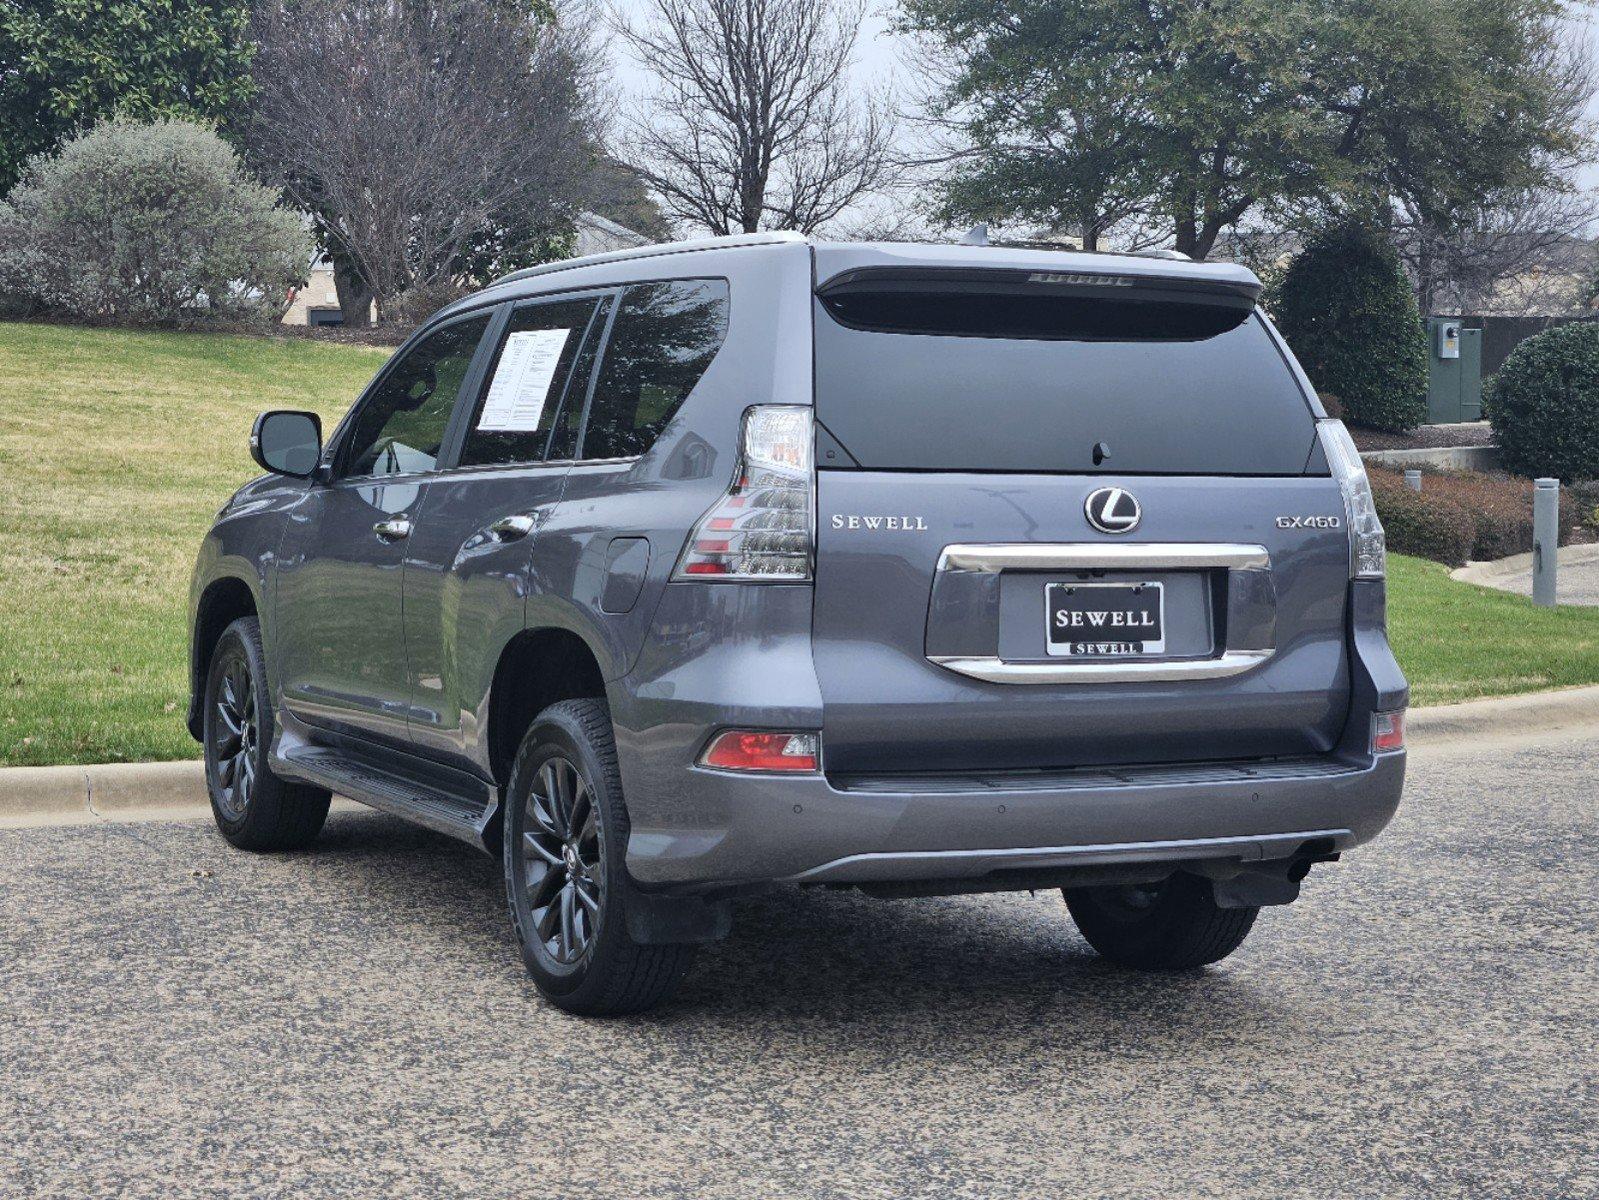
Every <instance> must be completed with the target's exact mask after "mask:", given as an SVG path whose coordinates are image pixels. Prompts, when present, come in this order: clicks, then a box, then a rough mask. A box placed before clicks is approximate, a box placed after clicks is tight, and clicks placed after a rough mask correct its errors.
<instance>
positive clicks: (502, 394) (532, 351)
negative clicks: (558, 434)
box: [461, 299, 600, 467]
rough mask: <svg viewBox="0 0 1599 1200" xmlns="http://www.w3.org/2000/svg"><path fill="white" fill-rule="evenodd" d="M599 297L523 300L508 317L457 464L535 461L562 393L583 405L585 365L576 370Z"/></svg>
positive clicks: (581, 358) (578, 406)
mask: <svg viewBox="0 0 1599 1200" xmlns="http://www.w3.org/2000/svg"><path fill="white" fill-rule="evenodd" d="M599 305H600V302H599V300H597V299H587V300H562V301H555V302H547V303H543V304H528V305H523V306H522V307H520V308H518V309H516V310H515V311H514V312H513V313H512V314H511V320H510V324H509V325H508V326H507V327H506V331H505V336H504V338H503V339H502V340H501V342H500V347H499V350H498V351H497V352H496V354H495V359H494V365H493V366H492V367H491V368H490V369H489V372H488V375H487V379H488V382H487V384H486V385H485V386H484V388H483V394H482V395H481V396H480V397H479V398H478V402H477V407H476V408H475V409H474V410H473V413H472V421H471V424H470V425H469V426H468V427H467V429H468V433H467V436H466V445H465V446H464V447H463V448H462V450H461V465H462V466H463V467H467V466H482V465H486V464H495V463H525V462H538V461H540V460H542V459H543V458H544V448H545V444H546V443H547V442H548V441H549V436H550V430H551V429H552V428H553V427H554V425H555V422H556V419H557V416H558V414H559V412H560V410H561V405H562V400H563V398H564V397H566V394H567V392H568V391H569V390H570V391H571V392H572V399H571V400H569V401H568V403H570V404H572V405H574V407H577V408H581V406H582V389H583V385H584V382H585V380H586V377H587V374H588V371H587V368H586V367H580V368H579V369H577V370H574V369H573V365H574V363H585V362H587V361H588V360H587V359H586V358H583V357H580V356H581V355H582V348H583V345H584V339H585V336H586V335H587V333H588V329H589V325H590V323H591V322H592V321H593V318H594V312H595V310H596V309H597V308H598V307H599Z"/></svg>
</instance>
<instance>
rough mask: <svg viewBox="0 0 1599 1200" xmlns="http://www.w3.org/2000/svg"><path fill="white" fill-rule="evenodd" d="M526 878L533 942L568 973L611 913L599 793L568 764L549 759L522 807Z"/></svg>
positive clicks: (524, 870)
mask: <svg viewBox="0 0 1599 1200" xmlns="http://www.w3.org/2000/svg"><path fill="white" fill-rule="evenodd" d="M521 858H522V876H523V883H524V886H525V887H526V889H527V906H528V915H529V917H530V920H531V932H530V935H529V940H531V941H535V942H537V943H538V944H540V945H541V946H542V947H543V948H544V952H545V953H546V954H548V955H549V956H550V958H552V959H554V960H555V961H556V962H557V963H560V964H561V965H562V966H570V965H572V964H573V963H576V962H577V961H578V960H580V959H581V958H582V957H583V956H584V955H585V954H587V953H588V950H589V947H590V946H592V945H593V944H594V935H595V934H596V933H597V932H598V931H599V924H600V915H601V914H602V913H603V912H604V910H605V862H604V855H603V854H602V853H601V851H600V830H599V820H598V814H597V813H596V812H595V809H594V793H593V791H592V789H590V787H589V784H588V781H587V780H586V779H584V778H583V773H582V772H581V771H579V770H578V769H577V768H576V767H575V766H573V765H572V764H571V762H569V761H568V760H567V759H564V758H551V759H548V760H547V761H546V762H545V763H544V765H543V766H541V767H540V768H539V771H538V774H537V775H536V776H535V777H534V779H533V786H532V787H531V788H530V789H529V791H528V797H527V800H526V801H525V803H524V806H523V818H522V840H521Z"/></svg>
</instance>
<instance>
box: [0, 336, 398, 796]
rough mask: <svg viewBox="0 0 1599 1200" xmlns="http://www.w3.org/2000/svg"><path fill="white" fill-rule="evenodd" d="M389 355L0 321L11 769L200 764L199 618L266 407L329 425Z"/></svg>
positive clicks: (3, 697) (0, 500) (1, 569)
mask: <svg viewBox="0 0 1599 1200" xmlns="http://www.w3.org/2000/svg"><path fill="white" fill-rule="evenodd" d="M385 357H386V354H385V353H384V352H383V351H379V350H370V349H365V348H359V347H346V346H333V345H328V344H323V343H315V342H309V341H300V340H296V339H288V338H284V339H271V338H255V337H234V336H224V335H219V334H190V333H128V332H120V331H108V330H89V329H75V328H67V327H63V326H51V325H26V324H5V323H0V382H3V385H4V399H3V401H0V765H18V764H42V763H64V762H111V761H122V760H138V759H161V758H189V757H192V756H193V755H194V754H195V753H196V747H195V743H194V742H193V741H192V740H191V739H190V738H189V735H188V732H187V731H186V730H185V729H184V728H183V721H182V717H183V709H184V705H185V703H186V701H187V695H188V681H187V679H186V666H185V663H186V658H187V649H186V646H187V642H186V634H185V630H184V608H185V604H186V601H187V597H188V591H189V571H190V568H191V567H192V566H193V563H194V554H195V550H196V549H197V548H198V547H199V544H200V538H201V537H202V535H203V534H204V531H205V529H206V527H207V525H208V524H209V523H210V520H211V517H212V515H213V514H214V513H215V512H216V510H217V508H218V507H219V506H220V505H221V503H222V501H223V500H224V499H226V498H227V496H228V495H229V493H231V492H232V491H233V489H234V488H236V487H237V486H238V485H239V484H240V483H243V482H244V481H245V480H247V479H249V478H251V477H252V476H254V475H257V474H259V473H260V471H259V468H257V467H256V466H255V464H254V463H252V462H251V461H250V456H249V451H248V449H247V447H246V441H247V439H248V437H249V432H250V422H251V420H252V419H253V418H254V417H255V414H256V413H258V412H259V411H261V410H262V409H266V408H310V409H315V410H316V411H317V412H319V413H321V414H322V417H323V419H324V422H327V427H328V428H331V421H330V418H332V419H336V418H337V417H339V416H341V415H342V414H343V413H344V411H345V410H346V409H347V408H348V407H349V405H350V402H351V401H352V400H353V399H354V398H355V396H356V394H357V393H358V392H359V391H360V389H361V387H362V386H363V385H364V384H365V383H366V381H367V380H368V379H370V378H371V377H372V374H373V372H374V371H376V370H377V368H378V366H379V365H381V364H382V362H383V361H384V359H385Z"/></svg>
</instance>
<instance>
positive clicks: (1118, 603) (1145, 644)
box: [1044, 583, 1166, 658]
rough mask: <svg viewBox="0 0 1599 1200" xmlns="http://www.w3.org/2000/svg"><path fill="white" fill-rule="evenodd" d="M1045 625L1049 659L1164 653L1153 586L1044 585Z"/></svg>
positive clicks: (1162, 620)
mask: <svg viewBox="0 0 1599 1200" xmlns="http://www.w3.org/2000/svg"><path fill="white" fill-rule="evenodd" d="M1044 621H1045V626H1046V629H1045V645H1046V647H1047V648H1048V650H1049V652H1050V653H1051V654H1056V655H1071V656H1076V657H1084V658H1114V657H1118V656H1128V655H1150V654H1163V653H1165V650H1166V601H1165V593H1164V589H1163V588H1162V587H1161V585H1160V584H1158V583H1048V584H1045V585H1044Z"/></svg>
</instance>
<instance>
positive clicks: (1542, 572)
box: [1532, 479, 1560, 608]
mask: <svg viewBox="0 0 1599 1200" xmlns="http://www.w3.org/2000/svg"><path fill="white" fill-rule="evenodd" d="M1559 565H1560V480H1558V479H1535V480H1533V484H1532V602H1533V603H1534V604H1541V605H1543V606H1544V607H1545V608H1553V607H1554V605H1555V570H1556V568H1557V567H1559Z"/></svg>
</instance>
